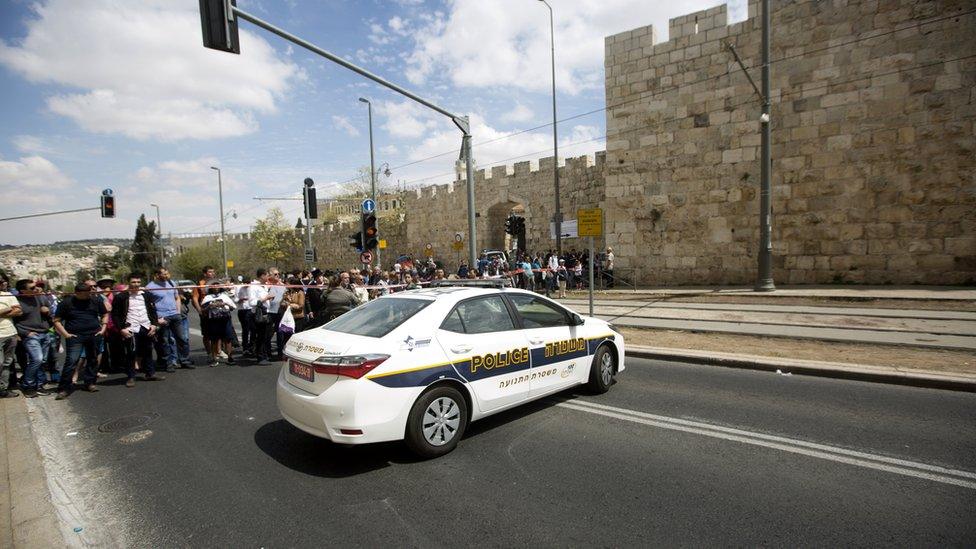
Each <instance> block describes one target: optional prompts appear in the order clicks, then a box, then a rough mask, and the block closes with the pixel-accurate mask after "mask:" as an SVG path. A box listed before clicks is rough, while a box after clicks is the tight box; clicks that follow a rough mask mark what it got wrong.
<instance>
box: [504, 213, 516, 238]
mask: <svg viewBox="0 0 976 549" xmlns="http://www.w3.org/2000/svg"><path fill="white" fill-rule="evenodd" d="M505 234H515V216H514V215H510V216H508V217H507V218H506V219H505Z"/></svg>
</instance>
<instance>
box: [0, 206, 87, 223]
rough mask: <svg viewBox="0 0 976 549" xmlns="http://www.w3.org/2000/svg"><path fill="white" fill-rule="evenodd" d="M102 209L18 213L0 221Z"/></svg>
mask: <svg viewBox="0 0 976 549" xmlns="http://www.w3.org/2000/svg"><path fill="white" fill-rule="evenodd" d="M101 209H102V208H101V207H97V208H79V209H77V210H61V211H60V212H47V213H39V214H30V215H18V216H16V217H4V218H2V219H0V221H13V220H15V219H29V218H31V217H44V216H45V215H60V214H66V213H76V212H90V211H94V210H101Z"/></svg>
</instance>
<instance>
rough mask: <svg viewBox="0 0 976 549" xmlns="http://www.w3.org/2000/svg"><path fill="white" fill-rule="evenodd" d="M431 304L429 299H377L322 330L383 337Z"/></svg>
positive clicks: (330, 323)
mask: <svg viewBox="0 0 976 549" xmlns="http://www.w3.org/2000/svg"><path fill="white" fill-rule="evenodd" d="M431 303H433V301H431V300H428V299H403V298H395V297H391V298H385V299H376V300H374V301H370V302H368V303H366V304H365V305H361V306H359V307H356V308H355V309H353V310H351V311H349V312H348V313H346V314H344V315H342V316H340V317H339V318H337V319H335V320H333V321H332V322H329V323H328V324H325V325H324V326H322V328H323V329H325V330H331V331H333V332H341V333H344V334H353V335H361V336H366V337H383V336H385V335H386V334H388V333H390V332H392V331H393V330H394V329H395V328H396V327H397V326H399V325H401V324H403V323H404V322H406V321H407V319H409V318H410V317H412V316H413V315H415V314H417V313H418V312H420V310H421V309H423V308H424V307H426V306H428V305H430V304H431Z"/></svg>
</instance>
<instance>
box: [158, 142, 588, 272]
mask: <svg viewBox="0 0 976 549" xmlns="http://www.w3.org/2000/svg"><path fill="white" fill-rule="evenodd" d="M604 159H605V154H604V153H602V152H600V153H597V154H596V155H595V156H594V157H593V158H591V157H588V156H581V157H578V158H567V159H566V162H565V165H563V166H560V167H559V178H560V191H561V192H560V196H561V205H560V209H561V210H562V211H563V217H564V218H565V219H575V218H576V210H577V209H578V208H594V207H597V206H598V205H599V203H600V201H601V200H602V199H603V195H604V190H603V179H604V178H603V169H604ZM552 169H553V161H552V157H548V158H542V159H540V160H539V164H538V167H537V168H535V167H534V166H532V165H531V163H530V162H528V161H525V162H519V163H516V164H515V165H514V166H494V167H492V168H490V169H483V170H477V171H476V172H475V204H476V208H477V211H476V217H475V222H476V230H477V233H478V242H479V244H478V248H477V249H478V251H479V252H480V251H481V250H482V249H505V250H507V249H510V248H511V247H512V246H513V245H514V244H513V243H512V241H511V240H510V238H511V237H509V236H508V235H506V234H505V218H507V217H508V215H509V214H510V213H511V212H512V211H513V210H515V211H516V212H518V215H521V216H524V217H525V224H526V245H527V247H528V249H529V250H532V251H537V250H538V251H545V250H547V249H549V248H550V247H553V246H554V243H553V242H552V241H551V240H550V238H549V227H548V224H547V220H549V219H551V218H552V215H553V211H554V202H555V200H554V186H553V173H552ZM466 185H467V183H466V181H464V180H463V179H462V180H458V181H455V182H453V183H449V184H445V185H432V186H428V187H422V188H418V189H413V190H409V191H406V192H405V193H404V194H403V205H402V207H401V209H400V212H401V213H400V214H398V215H395V216H393V217H384V218H382V219H381V220H380V226H379V229H380V236H381V238H384V239H386V241H387V243H388V246H389V247H388V248H387V249H386V250H381V252H380V253H381V259H382V261H383V264H384V266H386V267H387V268H389V266H390V265H391V264H392V262H393V261H394V260H395V258H397V257H399V256H400V255H404V254H409V255H412V256H414V257H423V256H424V249H425V248H426V245H427V244H430V245H431V247H432V249H433V252H434V257H435V259H438V260H442V261H444V262H446V263H447V264H448V265H449V266H450V267H451V268H455V266H456V265H457V260H458V258H459V257H460V258H465V259H466V258H467V247H466V246H467V240H468V234H467V233H468V221H467V211H468V207H467V187H466ZM358 230H359V223H358V222H347V223H326V224H320V225H315V226H314V228H313V231H312V239H313V242H314V245H315V247H316V249H317V250H318V254H319V262H318V264H319V265H320V266H322V267H324V268H325V267H328V268H335V267H337V266H341V267H344V268H348V267H353V266H356V265H357V264H358V255H357V254H356V253H355V252H354V251H353V249H352V248H351V247H350V246H349V236H350V235H351V234H353V233H355V232H356V231H358ZM458 232H460V233H462V236H463V238H464V240H465V248H464V251H462V252H461V253H460V254H458V252H456V251H454V250H453V248H452V244H453V242H454V236H455V234H456V233H458ZM298 233H299V234H300V235H302V242H304V241H305V237H304V231H303V230H298ZM250 239H251V236H250V235H249V234H234V235H229V236H228V244H229V249H241V247H242V246H247V243H248V242H249V241H250ZM215 242H216V236H215V235H206V236H198V237H192V238H181V239H174V242H173V245H174V246H175V247H176V248H177V250H178V249H179V246H183V247H184V248H186V247H190V246H204V245H214V243H215ZM597 245H598V246H602V242H598V243H597ZM585 246H586V243H585V242H582V241H580V240H579V239H575V238H570V239H565V240H564V247H565V248H566V249H567V250H570V249H574V248H576V249H584V248H585ZM230 255H234V254H233V253H231V254H230ZM293 256H294V257H291V258H289V259H288V260H287V261H284V262H282V265H283V266H290V265H294V266H299V265H302V264H303V260H302V258H301V257H300V255H299V253H297V252H296V253H295V254H293ZM232 259H233V258H232ZM238 262H239V261H238Z"/></svg>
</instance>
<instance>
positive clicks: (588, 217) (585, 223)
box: [576, 208, 603, 236]
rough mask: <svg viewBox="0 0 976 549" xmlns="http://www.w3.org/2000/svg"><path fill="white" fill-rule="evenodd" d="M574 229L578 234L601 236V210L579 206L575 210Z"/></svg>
mask: <svg viewBox="0 0 976 549" xmlns="http://www.w3.org/2000/svg"><path fill="white" fill-rule="evenodd" d="M576 218H577V221H578V223H577V225H576V230H577V234H579V236H603V210H601V209H600V208H580V209H579V210H577V211H576Z"/></svg>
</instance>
